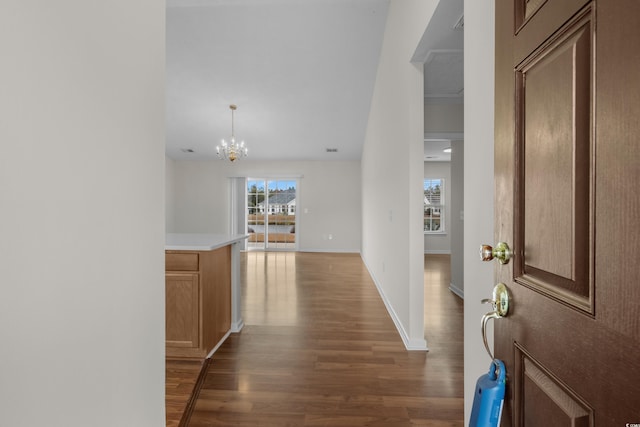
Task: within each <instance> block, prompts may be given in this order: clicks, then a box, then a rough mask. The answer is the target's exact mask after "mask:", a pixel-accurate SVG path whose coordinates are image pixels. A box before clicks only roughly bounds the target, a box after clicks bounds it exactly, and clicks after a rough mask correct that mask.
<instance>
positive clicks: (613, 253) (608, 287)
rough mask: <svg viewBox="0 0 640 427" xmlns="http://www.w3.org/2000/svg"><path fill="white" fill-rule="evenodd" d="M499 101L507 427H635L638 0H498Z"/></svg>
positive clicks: (639, 343) (639, 354)
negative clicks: (507, 256) (506, 255)
mask: <svg viewBox="0 0 640 427" xmlns="http://www.w3.org/2000/svg"><path fill="white" fill-rule="evenodd" d="M495 95H496V98H495V112H496V128H495V135H496V140H495V150H496V158H495V165H496V166H495V167H496V169H495V176H496V187H495V191H496V192H495V196H496V198H495V230H496V240H497V241H505V242H507V243H509V244H510V245H511V247H512V249H513V251H514V258H513V259H512V260H511V262H510V263H509V264H507V265H499V264H496V278H497V282H498V281H499V282H503V283H505V284H506V285H507V287H508V288H509V291H510V293H511V298H512V299H511V303H510V308H509V310H510V312H509V315H508V316H507V317H506V318H503V319H498V320H496V321H495V355H496V357H497V358H499V359H502V360H504V361H505V363H506V367H507V381H508V386H507V395H506V398H505V407H504V412H503V417H502V425H506V426H510V425H513V426H545V427H548V426H603V427H604V426H607V427H608V426H627V425H629V424H632V423H640V0H598V1H593V2H588V1H584V0H496V94H495ZM627 423H629V424H627Z"/></svg>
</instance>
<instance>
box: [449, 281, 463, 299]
mask: <svg viewBox="0 0 640 427" xmlns="http://www.w3.org/2000/svg"><path fill="white" fill-rule="evenodd" d="M449 290H450V291H451V292H453V293H454V294H456V295H457V296H459V297H460V298H462V299H464V291H463V290H462V289H460V288H459V287H457V286H456V285H454V284H453V283H449Z"/></svg>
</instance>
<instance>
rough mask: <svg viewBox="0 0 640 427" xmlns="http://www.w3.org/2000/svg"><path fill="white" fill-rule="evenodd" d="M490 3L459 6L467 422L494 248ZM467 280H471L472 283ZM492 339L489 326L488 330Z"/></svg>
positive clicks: (483, 360) (482, 356) (481, 368)
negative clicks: (487, 259) (487, 254)
mask: <svg viewBox="0 0 640 427" xmlns="http://www.w3.org/2000/svg"><path fill="white" fill-rule="evenodd" d="M494 10H495V8H494V1H493V0H465V2H464V45H465V46H464V64H465V73H464V92H465V95H464V96H465V114H464V117H465V128H464V135H465V151H464V165H465V173H464V186H465V192H464V206H465V221H464V277H465V278H466V281H467V284H466V285H465V288H464V296H465V304H464V392H465V414H466V419H467V423H468V420H469V416H470V414H471V405H472V403H473V392H474V388H475V383H476V380H477V379H478V377H479V376H480V375H482V374H484V373H486V372H487V370H488V369H489V363H490V359H489V356H487V355H486V352H485V350H484V346H483V344H482V338H481V337H480V328H479V324H480V319H481V317H482V315H483V314H484V313H486V312H487V311H488V306H486V305H482V304H480V300H481V299H482V298H490V297H491V290H492V289H493V285H494V283H493V267H494V266H493V264H492V263H482V262H480V261H479V259H478V248H479V245H481V244H483V243H488V244H493V243H495V242H494V241H493V100H494V96H493V89H494V80H493V79H494V66H493V64H494V46H493V44H494V37H493V34H494V22H495V20H494ZM471 281H472V282H471ZM487 331H488V334H489V336H491V337H492V336H493V330H492V328H488V329H487Z"/></svg>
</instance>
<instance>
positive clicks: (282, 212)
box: [247, 178, 298, 250]
mask: <svg viewBox="0 0 640 427" xmlns="http://www.w3.org/2000/svg"><path fill="white" fill-rule="evenodd" d="M297 187H298V185H297V181H296V180H291V179H283V180H278V179H272V180H267V179H254V178H250V179H248V180H247V231H248V232H249V234H250V236H249V243H248V245H249V246H248V247H249V249H263V250H264V249H285V250H293V249H295V244H296V191H297Z"/></svg>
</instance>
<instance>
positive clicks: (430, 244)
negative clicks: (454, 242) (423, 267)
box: [423, 162, 453, 254]
mask: <svg viewBox="0 0 640 427" xmlns="http://www.w3.org/2000/svg"><path fill="white" fill-rule="evenodd" d="M424 178H425V179H436V178H444V192H445V194H444V205H445V219H444V221H445V222H444V223H445V233H444V234H427V233H423V234H424V253H425V254H450V253H451V209H450V206H451V192H452V190H453V186H452V185H451V163H450V162H424Z"/></svg>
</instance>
